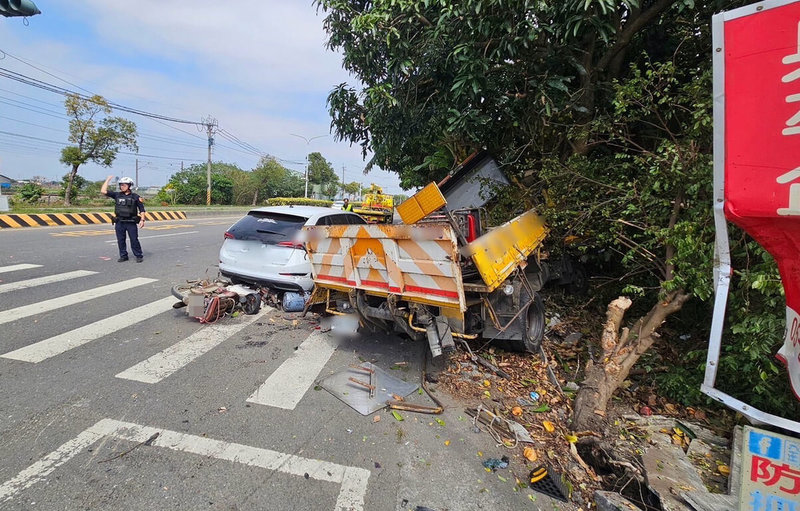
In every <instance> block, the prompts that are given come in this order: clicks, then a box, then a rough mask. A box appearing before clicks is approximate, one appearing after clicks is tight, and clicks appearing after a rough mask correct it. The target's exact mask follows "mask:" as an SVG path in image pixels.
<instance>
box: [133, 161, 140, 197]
mask: <svg viewBox="0 0 800 511" xmlns="http://www.w3.org/2000/svg"><path fill="white" fill-rule="evenodd" d="M133 186H134V188H133V189H134V190H138V189H139V158H136V179H135V180H134V183H133Z"/></svg>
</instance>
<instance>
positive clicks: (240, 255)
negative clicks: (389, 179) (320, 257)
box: [219, 206, 366, 293]
mask: <svg viewBox="0 0 800 511" xmlns="http://www.w3.org/2000/svg"><path fill="white" fill-rule="evenodd" d="M365 223H366V222H365V221H364V219H363V218H361V217H360V216H358V215H357V214H355V213H350V212H346V211H336V210H333V209H331V208H320V207H314V206H271V207H266V208H258V209H253V210H250V211H249V212H248V213H247V215H245V216H244V217H243V218H241V219H240V220H239V221H238V222H236V223H235V224H233V225H232V226H231V227H230V228H229V229H228V230H227V231H226V232H225V241H223V242H222V247H221V248H220V249H219V269H220V273H222V275H224V276H225V277H228V278H229V279H231V281H232V282H233V283H234V284H237V283H241V284H255V285H258V286H264V287H268V288H271V289H273V290H275V291H293V292H299V293H305V292H308V291H311V289H312V288H313V287H314V280H313V278H312V276H311V263H310V262H309V260H308V257H307V255H306V251H305V248H304V247H303V243H302V241H300V232H301V229H302V228H303V226H306V225H356V224H365Z"/></svg>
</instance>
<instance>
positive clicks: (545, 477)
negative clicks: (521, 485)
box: [530, 465, 569, 502]
mask: <svg viewBox="0 0 800 511" xmlns="http://www.w3.org/2000/svg"><path fill="white" fill-rule="evenodd" d="M530 482H531V489H532V490H534V491H537V492H539V493H542V494H544V495H547V496H548V497H552V498H554V499H558V500H561V501H563V502H568V500H567V497H568V496H569V489H568V488H567V487H566V485H565V484H564V482H563V481H562V480H561V476H560V475H559V474H557V473H554V472H553V471H552V469H551V468H550V467H549V466H547V465H540V466H538V467H536V468H535V469H533V470H532V471H531V475H530Z"/></svg>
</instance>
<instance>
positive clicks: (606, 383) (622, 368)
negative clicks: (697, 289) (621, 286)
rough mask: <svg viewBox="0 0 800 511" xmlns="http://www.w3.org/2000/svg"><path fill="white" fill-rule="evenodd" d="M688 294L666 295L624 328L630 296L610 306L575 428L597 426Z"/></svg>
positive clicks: (579, 396)
mask: <svg viewBox="0 0 800 511" xmlns="http://www.w3.org/2000/svg"><path fill="white" fill-rule="evenodd" d="M689 296H690V295H689V294H687V293H685V292H684V291H683V290H678V291H673V292H671V293H669V294H667V295H666V296H665V297H664V298H663V299H662V300H661V301H659V303H657V304H656V305H654V306H653V308H652V309H650V311H649V312H648V313H647V314H646V315H644V316H642V317H641V318H639V319H638V320H637V321H636V323H635V324H634V325H633V327H631V328H627V327H622V325H623V319H624V317H625V312H626V311H627V310H628V309H629V308H630V306H631V305H632V303H633V302H631V300H630V298H627V297H624V296H621V297H619V298H617V299H616V300H614V301H612V302H611V303H610V304H609V305H608V310H607V311H606V323H605V327H604V328H603V334H602V338H601V345H602V350H603V351H602V355H601V357H599V359H598V361H597V363H593V362H592V361H591V360H590V361H589V362H588V363H587V364H586V378H585V379H584V381H583V384H582V385H581V388H580V390H578V394H577V395H576V397H575V403H574V405H573V415H572V429H573V430H575V431H582V430H589V429H593V428H596V427H597V426H598V422H600V419H601V417H603V416H605V412H606V408H607V407H608V401H609V400H610V399H611V396H612V395H613V394H614V391H615V390H617V388H618V387H619V386H620V384H621V383H622V382H623V381H625V378H627V377H628V374H629V373H630V370H631V368H632V367H633V366H634V365H635V364H636V362H637V361H638V360H639V357H641V356H642V355H643V354H644V353H645V352H646V351H647V350H648V349H649V348H650V346H652V345H653V343H654V342H656V341H657V340H658V339H659V338H660V335H659V334H658V328H659V327H660V326H661V324H662V323H664V321H665V320H666V319H667V317H669V315H670V314H674V313H675V312H677V311H679V310H680V309H681V307H683V304H684V303H685V302H686V300H688V299H689Z"/></svg>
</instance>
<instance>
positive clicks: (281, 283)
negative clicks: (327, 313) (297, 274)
mask: <svg viewBox="0 0 800 511" xmlns="http://www.w3.org/2000/svg"><path fill="white" fill-rule="evenodd" d="M220 273H221V274H222V276H223V277H227V278H229V279H231V280H233V279H236V280H240V281H242V282H246V283H248V284H253V285H256V286H260V287H268V288H270V289H275V290H277V291H295V292H298V293H304V292H306V291H310V290H311V288H313V287H314V281H313V280H312V279H311V278H304V279H303V280H307V281H308V282H310V283H311V285H310V286H309V288H308V289H304V288H303V286H302V285H301V283H300V282H299V281H298V280H299V279H297V280H282V279H271V278H263V277H262V278H256V277H251V276H249V275H240V274H237V273H231V272H229V271H225V270H220ZM289 278H290V279H291V277H289Z"/></svg>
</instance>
